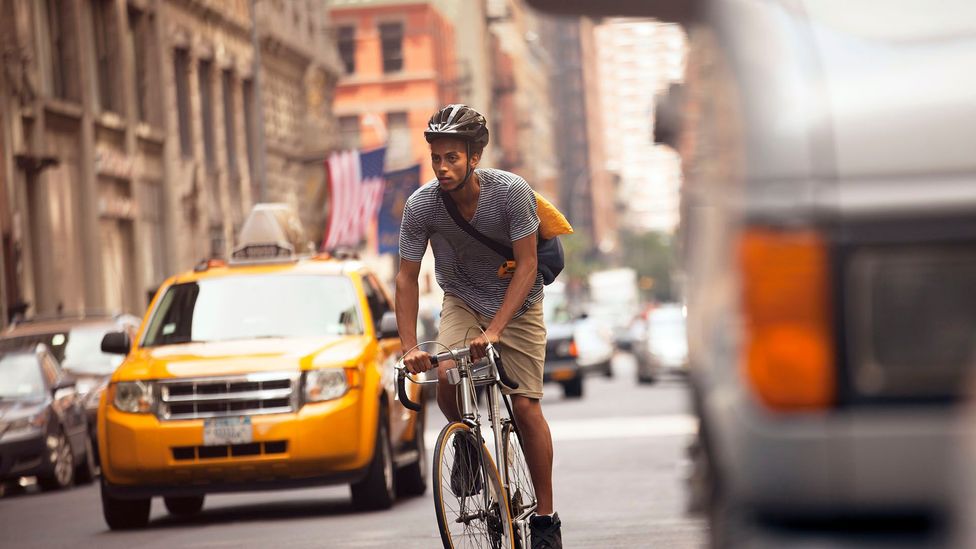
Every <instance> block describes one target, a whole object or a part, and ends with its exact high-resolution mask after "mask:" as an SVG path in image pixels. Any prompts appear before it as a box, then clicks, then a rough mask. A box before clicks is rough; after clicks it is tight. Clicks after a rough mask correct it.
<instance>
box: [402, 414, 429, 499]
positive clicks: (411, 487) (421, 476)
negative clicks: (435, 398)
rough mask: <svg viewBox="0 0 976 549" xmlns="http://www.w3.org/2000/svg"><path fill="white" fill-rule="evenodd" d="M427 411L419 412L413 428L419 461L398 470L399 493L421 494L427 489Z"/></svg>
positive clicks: (414, 443)
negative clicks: (425, 426) (425, 427)
mask: <svg viewBox="0 0 976 549" xmlns="http://www.w3.org/2000/svg"><path fill="white" fill-rule="evenodd" d="M426 415H427V414H425V413H423V412H420V413H418V414H417V421H416V423H415V424H414V430H413V441H414V442H413V448H411V450H413V451H415V452H417V461H414V462H413V463H411V464H409V465H407V466H405V467H403V468H402V469H400V470H399V471H397V476H396V483H397V494H399V495H401V496H420V495H423V494H424V492H426V491H427V444H426V443H425V441H424V424H425V423H426V421H425V418H426Z"/></svg>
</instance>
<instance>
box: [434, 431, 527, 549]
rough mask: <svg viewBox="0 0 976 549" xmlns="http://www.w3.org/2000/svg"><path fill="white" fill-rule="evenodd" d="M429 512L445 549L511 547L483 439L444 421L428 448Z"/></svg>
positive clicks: (504, 506)
mask: <svg viewBox="0 0 976 549" xmlns="http://www.w3.org/2000/svg"><path fill="white" fill-rule="evenodd" d="M433 482H434V510H435V512H436V514H437V526H438V527H439V528H440V532H441V541H442V542H443V543H444V548H445V549H475V548H477V549H514V544H515V539H514V538H515V536H514V535H512V517H511V515H510V513H509V509H508V498H507V497H506V496H505V489H504V487H503V486H502V480H501V477H500V476H499V475H498V469H497V468H496V467H495V462H494V461H493V460H492V459H491V455H490V454H489V453H488V449H487V448H486V447H485V445H484V443H483V442H481V441H480V440H477V438H476V435H475V433H474V431H472V430H471V428H470V427H468V426H467V425H465V424H463V423H449V424H447V425H446V426H445V427H444V429H442V430H441V434H440V435H439V436H438V437H437V446H436V448H435V449H434V479H433Z"/></svg>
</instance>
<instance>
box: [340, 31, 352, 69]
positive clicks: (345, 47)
mask: <svg viewBox="0 0 976 549" xmlns="http://www.w3.org/2000/svg"><path fill="white" fill-rule="evenodd" d="M339 57H340V58H342V66H343V67H345V69H346V74H353V73H355V72H356V27H354V26H352V25H344V26H341V27H339Z"/></svg>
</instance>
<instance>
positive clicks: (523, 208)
mask: <svg viewBox="0 0 976 549" xmlns="http://www.w3.org/2000/svg"><path fill="white" fill-rule="evenodd" d="M475 172H476V173H477V174H478V180H479V181H480V183H481V192H480V195H479V196H478V207H477V209H476V210H475V214H474V217H473V218H471V220H470V223H471V225H472V226H473V227H474V228H475V229H477V230H478V232H480V233H481V234H483V235H485V236H487V237H488V238H490V239H492V240H494V241H496V242H499V243H500V244H502V245H505V246H508V247H511V246H512V242H513V241H515V240H518V239H520V238H525V237H526V236H529V235H531V234H534V233H535V232H536V231H537V230H538V229H539V216H538V214H537V213H536V202H535V194H534V193H533V191H532V187H530V186H529V184H528V183H526V182H525V180H524V179H522V178H521V177H519V176H517V175H515V174H513V173H509V172H505V171H502V170H492V169H477V170H475ZM428 241H429V242H430V245H431V248H433V250H434V274H435V275H436V277H437V283H438V284H439V285H440V287H441V289H442V290H444V293H446V294H451V295H454V296H457V297H458V298H460V299H461V301H463V302H464V303H466V304H467V305H468V306H469V307H471V308H472V309H474V310H475V311H477V312H479V313H481V314H483V315H485V316H489V317H494V316H495V313H497V312H498V309H499V308H500V307H501V305H502V301H503V300H504V299H505V291H506V290H507V289H508V284H509V281H510V280H511V279H510V278H509V279H502V278H498V267H499V266H501V264H502V263H504V261H505V258H503V257H502V256H500V255H498V253H497V252H495V251H494V250H492V249H491V248H489V247H488V246H485V245H484V244H482V243H481V242H479V241H478V240H476V239H475V238H474V237H472V236H471V235H469V234H468V233H466V232H465V231H464V229H462V228H460V227H458V226H457V223H455V222H454V219H453V218H452V217H451V214H450V213H448V212H447V208H445V207H444V203H443V201H442V200H441V197H440V183H439V182H438V181H437V180H436V179H434V180H433V181H430V182H429V183H427V184H425V185H424V186H422V187H420V188H419V189H417V190H416V191H414V193H413V194H412V195H410V198H409V199H407V203H406V206H404V208H403V221H402V223H401V225H400V257H402V258H403V259H406V260H407V261H416V262H418V263H419V262H420V261H421V259H423V257H424V252H426V251H427V242H428ZM541 300H542V275H541V274H538V273H537V274H536V279H535V285H533V286H532V290H530V291H529V295H528V297H526V300H525V303H523V304H522V307H521V308H520V309H519V311H518V312H517V313H516V316H519V315H521V314H522V313H524V312H525V311H526V310H527V309H528V308H529V306H530V305H533V304H535V303H538V302H539V301H541Z"/></svg>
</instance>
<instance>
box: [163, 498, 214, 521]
mask: <svg viewBox="0 0 976 549" xmlns="http://www.w3.org/2000/svg"><path fill="white" fill-rule="evenodd" d="M203 498H204V496H183V497H169V498H163V503H165V504H166V510H167V511H169V514H171V515H176V516H180V517H187V516H190V515H195V514H197V513H199V512H200V510H201V509H203Z"/></svg>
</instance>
